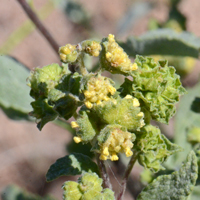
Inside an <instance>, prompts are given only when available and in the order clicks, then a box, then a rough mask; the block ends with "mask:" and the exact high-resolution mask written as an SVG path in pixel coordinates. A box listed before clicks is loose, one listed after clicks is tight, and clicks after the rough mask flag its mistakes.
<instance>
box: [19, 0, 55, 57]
mask: <svg viewBox="0 0 200 200" xmlns="http://www.w3.org/2000/svg"><path fill="white" fill-rule="evenodd" d="M17 1H18V2H19V3H20V5H21V6H22V7H23V9H24V11H25V12H26V14H27V15H28V17H29V18H30V19H31V20H32V22H33V23H34V24H35V26H36V27H37V28H38V29H39V30H40V32H41V33H42V34H43V36H44V37H45V38H46V39H47V41H48V42H49V44H50V45H51V47H52V48H53V50H54V51H55V52H56V54H58V49H59V45H58V44H57V42H56V41H55V40H54V39H53V37H52V36H51V34H50V33H49V31H48V30H47V29H46V28H45V27H44V25H43V24H42V22H41V21H40V19H39V18H38V16H37V15H36V14H35V12H34V11H33V10H32V9H31V7H30V6H29V5H28V3H27V2H26V0H17Z"/></svg>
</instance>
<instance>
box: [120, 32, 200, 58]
mask: <svg viewBox="0 0 200 200" xmlns="http://www.w3.org/2000/svg"><path fill="white" fill-rule="evenodd" d="M119 44H120V45H121V47H122V48H123V49H124V50H125V51H126V52H127V54H128V55H129V56H133V57H135V56H136V55H137V54H139V55H174V56H190V57H194V58H198V57H199V48H200V39H199V38H198V37H196V36H194V35H193V34H192V33H188V32H186V31H183V32H181V33H177V32H176V31H173V30H170V29H157V30H153V31H149V32H147V33H145V34H144V35H142V36H140V37H133V36H131V37H129V38H128V39H127V41H126V42H125V43H123V42H120V43H119Z"/></svg>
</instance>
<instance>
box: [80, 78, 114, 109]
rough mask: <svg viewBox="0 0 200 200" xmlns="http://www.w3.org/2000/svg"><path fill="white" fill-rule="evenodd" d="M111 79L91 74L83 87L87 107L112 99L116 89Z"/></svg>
mask: <svg viewBox="0 0 200 200" xmlns="http://www.w3.org/2000/svg"><path fill="white" fill-rule="evenodd" d="M111 83H112V82H111V80H110V79H108V78H107V77H104V76H101V75H99V74H98V75H94V74H90V75H89V77H88V80H87V81H86V82H85V81H84V84H86V86H84V88H85V89H83V94H84V97H85V99H84V103H85V105H86V107H87V108H89V109H90V108H92V107H93V105H94V104H95V103H96V104H101V102H102V101H107V100H109V99H110V96H111V95H114V93H115V92H116V89H115V88H114V87H113V85H112V84H111Z"/></svg>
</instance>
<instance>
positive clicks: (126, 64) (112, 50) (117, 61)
mask: <svg viewBox="0 0 200 200" xmlns="http://www.w3.org/2000/svg"><path fill="white" fill-rule="evenodd" d="M103 45H104V47H105V59H106V60H107V62H108V63H109V65H110V66H109V67H108V66H106V67H105V66H103V67H105V68H106V69H107V70H109V71H110V72H113V73H114V72H115V71H116V70H117V71H121V72H123V73H127V72H129V71H133V70H136V69H137V68H138V66H137V64H136V63H131V60H130V59H129V57H128V55H127V54H126V53H125V52H124V50H123V49H122V48H121V47H120V46H119V45H118V43H117V42H116V41H115V36H114V35H112V34H109V35H108V38H107V41H104V42H103Z"/></svg>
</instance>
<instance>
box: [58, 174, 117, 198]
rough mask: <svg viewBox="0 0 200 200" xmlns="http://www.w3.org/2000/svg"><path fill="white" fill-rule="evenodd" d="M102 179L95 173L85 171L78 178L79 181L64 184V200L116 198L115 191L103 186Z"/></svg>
mask: <svg viewBox="0 0 200 200" xmlns="http://www.w3.org/2000/svg"><path fill="white" fill-rule="evenodd" d="M101 185H102V179H101V178H99V177H98V176H97V174H95V173H85V174H83V176H82V177H80V178H79V179H78V183H77V182H74V181H67V182H65V183H64V185H63V187H62V188H63V190H64V193H63V199H64V200H83V199H84V200H92V199H105V200H106V199H109V200H114V199H115V197H114V192H113V191H112V190H110V189H108V188H107V189H103V188H102V186H101Z"/></svg>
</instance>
